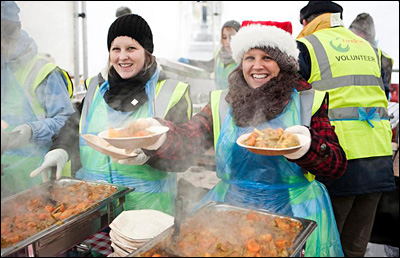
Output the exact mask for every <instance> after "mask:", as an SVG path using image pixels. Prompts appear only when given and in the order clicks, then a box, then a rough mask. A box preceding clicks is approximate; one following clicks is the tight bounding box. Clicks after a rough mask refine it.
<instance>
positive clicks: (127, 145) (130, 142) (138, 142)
mask: <svg viewBox="0 0 400 258" xmlns="http://www.w3.org/2000/svg"><path fill="white" fill-rule="evenodd" d="M119 129H121V128H119ZM119 129H116V130H119ZM146 130H148V131H150V132H152V133H153V134H152V135H147V136H139V137H120V138H110V137H109V130H105V131H102V132H101V133H99V137H100V138H102V139H104V140H106V141H107V142H108V143H109V144H111V145H112V146H114V147H116V148H120V149H138V148H144V147H147V146H149V145H152V144H154V143H155V142H156V141H157V140H158V139H159V138H160V137H161V135H163V134H164V133H166V132H168V130H169V128H168V127H166V126H150V127H149V128H147V129H146Z"/></svg>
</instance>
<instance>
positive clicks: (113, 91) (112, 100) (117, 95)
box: [104, 62, 157, 112]
mask: <svg viewBox="0 0 400 258" xmlns="http://www.w3.org/2000/svg"><path fill="white" fill-rule="evenodd" d="M156 68H157V63H156V62H154V63H153V65H152V66H151V67H150V68H148V69H147V70H146V71H145V72H144V70H142V71H140V72H139V73H138V74H137V75H136V76H134V77H132V78H129V79H123V78H121V76H119V74H118V73H117V72H116V71H115V69H114V67H111V68H110V71H109V73H108V81H109V84H110V88H109V90H108V91H107V92H106V93H105V94H104V99H105V101H106V102H107V104H108V105H109V106H110V107H111V108H113V109H114V110H117V111H122V112H132V111H136V110H137V109H138V108H139V107H141V106H142V105H143V104H144V103H146V102H147V101H148V97H147V94H146V89H145V86H146V83H147V81H148V80H150V78H151V77H152V76H153V74H154V72H155V70H156ZM135 99H136V101H137V104H136V105H133V104H132V103H131V102H132V101H133V100H135Z"/></svg>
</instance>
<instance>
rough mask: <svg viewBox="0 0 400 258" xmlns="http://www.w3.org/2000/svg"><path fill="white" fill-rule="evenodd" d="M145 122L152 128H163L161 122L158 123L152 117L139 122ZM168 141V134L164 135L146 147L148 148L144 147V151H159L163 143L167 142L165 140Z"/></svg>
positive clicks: (140, 119)
mask: <svg viewBox="0 0 400 258" xmlns="http://www.w3.org/2000/svg"><path fill="white" fill-rule="evenodd" d="M142 120H143V121H145V122H146V123H148V124H149V125H150V126H162V124H161V123H160V122H158V121H157V120H156V119H154V118H152V117H148V118H139V119H138V120H137V121H138V122H139V121H142ZM166 139H167V134H166V133H164V134H162V135H161V137H160V138H159V139H158V140H157V141H156V142H155V143H153V144H152V145H149V146H146V147H142V148H143V149H146V150H158V149H159V148H160V147H161V145H163V143H164V142H165V140H166Z"/></svg>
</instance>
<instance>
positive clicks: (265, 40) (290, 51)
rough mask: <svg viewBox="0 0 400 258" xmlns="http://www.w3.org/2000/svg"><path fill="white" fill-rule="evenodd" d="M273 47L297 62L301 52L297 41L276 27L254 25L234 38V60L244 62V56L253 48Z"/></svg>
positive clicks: (245, 28)
mask: <svg viewBox="0 0 400 258" xmlns="http://www.w3.org/2000/svg"><path fill="white" fill-rule="evenodd" d="M255 47H272V48H278V49H279V50H280V51H282V52H285V53H286V54H287V55H288V56H292V57H294V58H295V60H297V58H298V55H299V50H298V49H297V44H296V40H295V39H294V38H293V37H292V35H291V34H290V33H288V32H286V31H284V30H282V29H279V28H277V27H275V26H266V25H260V24H252V25H248V26H245V27H242V28H241V29H240V30H239V32H238V33H237V34H236V35H235V36H233V37H232V41H231V48H232V54H233V59H235V61H236V63H240V62H241V61H242V58H243V55H244V54H245V53H246V52H247V51H248V50H249V49H251V48H255Z"/></svg>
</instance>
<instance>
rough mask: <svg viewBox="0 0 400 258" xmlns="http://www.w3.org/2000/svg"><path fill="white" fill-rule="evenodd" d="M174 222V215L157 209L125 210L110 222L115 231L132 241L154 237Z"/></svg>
mask: <svg viewBox="0 0 400 258" xmlns="http://www.w3.org/2000/svg"><path fill="white" fill-rule="evenodd" d="M173 224H174V217H172V216H171V215H168V214H165V213H163V212H161V211H156V210H131V211H123V212H122V213H121V214H120V215H118V217H116V218H115V219H114V220H113V222H112V223H111V224H110V228H111V229H112V230H114V231H116V232H115V233H117V234H119V235H123V236H124V238H128V239H130V240H131V241H137V240H143V241H146V240H148V239H151V238H154V237H155V236H157V235H158V234H160V233H161V232H163V231H164V230H166V229H167V228H169V227H170V226H172V225H173Z"/></svg>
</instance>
